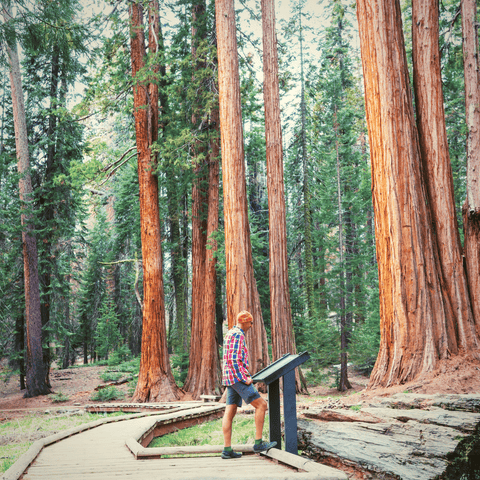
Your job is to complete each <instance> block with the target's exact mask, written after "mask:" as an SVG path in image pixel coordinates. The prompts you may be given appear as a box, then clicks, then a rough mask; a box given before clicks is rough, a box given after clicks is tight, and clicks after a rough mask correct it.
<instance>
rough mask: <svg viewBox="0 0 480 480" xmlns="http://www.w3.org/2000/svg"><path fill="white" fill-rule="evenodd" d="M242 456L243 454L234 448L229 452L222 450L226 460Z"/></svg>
mask: <svg viewBox="0 0 480 480" xmlns="http://www.w3.org/2000/svg"><path fill="white" fill-rule="evenodd" d="M241 456H242V454H241V453H237V452H234V451H233V450H230V451H229V452H227V451H225V450H224V451H223V452H222V458H224V459H225V460H227V459H229V458H240V457H241Z"/></svg>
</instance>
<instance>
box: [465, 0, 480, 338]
mask: <svg viewBox="0 0 480 480" xmlns="http://www.w3.org/2000/svg"><path fill="white" fill-rule="evenodd" d="M461 8H462V31H463V68H464V74H465V111H466V121H467V132H468V133H467V198H466V200H465V204H464V206H463V212H462V213H463V225H464V233H465V242H464V249H465V260H466V265H467V276H468V285H469V289H470V299H471V302H472V309H473V315H474V318H475V328H476V334H477V337H480V70H479V69H480V64H479V59H478V54H479V51H478V33H477V28H478V21H477V5H476V2H475V0H463V1H462V2H461Z"/></svg>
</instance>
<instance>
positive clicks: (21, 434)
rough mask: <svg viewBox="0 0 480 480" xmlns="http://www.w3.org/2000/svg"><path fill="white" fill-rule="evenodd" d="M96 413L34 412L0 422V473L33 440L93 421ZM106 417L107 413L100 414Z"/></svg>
mask: <svg viewBox="0 0 480 480" xmlns="http://www.w3.org/2000/svg"><path fill="white" fill-rule="evenodd" d="M99 415H101V414H98V413H85V414H81V415H68V416H67V415H60V416H55V417H54V416H50V415H45V414H44V413H36V414H32V415H28V416H25V417H23V418H18V419H13V420H7V421H3V422H0V474H1V473H3V472H5V471H6V470H8V469H9V468H10V467H11V466H12V465H13V464H14V463H15V462H16V461H17V459H18V458H19V457H20V456H21V455H23V454H24V453H25V452H26V451H27V450H28V449H29V448H30V446H31V445H32V443H33V442H35V441H36V440H39V439H41V438H44V437H48V436H49V435H53V434H55V433H58V432H61V431H62V430H68V429H69V428H74V427H77V426H78V425H82V424H84V423H89V422H94V421H96V420H98V419H99V418H100V417H99ZM121 415H125V414H124V413H122V412H115V413H111V414H108V416H109V417H116V416H121ZM102 416H103V417H106V416H107V415H105V414H104V415H102Z"/></svg>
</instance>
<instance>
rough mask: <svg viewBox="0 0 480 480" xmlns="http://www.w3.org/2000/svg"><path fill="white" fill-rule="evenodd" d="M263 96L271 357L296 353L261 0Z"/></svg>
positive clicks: (267, 5) (272, 82) (276, 122)
mask: <svg viewBox="0 0 480 480" xmlns="http://www.w3.org/2000/svg"><path fill="white" fill-rule="evenodd" d="M262 25H263V75H264V81H263V97H264V104H265V141H266V147H267V148H266V152H267V190H268V233H269V254H270V255H269V260H270V264H269V282H270V314H271V322H272V344H273V349H272V354H273V360H277V359H279V358H281V357H282V356H283V355H285V354H286V353H296V347H295V338H294V335H293V326H292V310H291V307H290V287H289V282H288V255H287V220H286V213H285V189H284V183H283V148H282V128H281V119H280V91H279V86H278V52H277V38H276V34H275V5H274V2H273V0H262ZM295 381H296V389H297V391H298V392H300V391H303V392H305V390H304V388H303V386H302V383H301V379H300V369H299V368H297V369H296V370H295Z"/></svg>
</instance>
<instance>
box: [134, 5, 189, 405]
mask: <svg viewBox="0 0 480 480" xmlns="http://www.w3.org/2000/svg"><path fill="white" fill-rule="evenodd" d="M150 8H151V9H153V10H154V11H158V5H157V2H155V1H152V2H150ZM129 9H130V21H131V29H132V30H131V58H132V76H133V79H134V87H133V98H134V109H135V111H134V113H135V131H136V138H137V157H138V181H139V187H140V225H141V239H142V258H143V294H144V302H143V330H142V355H141V361H140V373H139V376H138V383H137V388H136V390H135V394H134V396H133V401H134V402H155V401H160V400H161V401H164V402H165V401H173V400H178V399H179V398H180V395H181V391H180V389H179V388H178V387H177V386H176V384H175V380H174V379H173V375H172V371H171V368H170V361H169V356H168V349H167V336H166V327H165V302H164V293H163V276H162V275H163V268H162V250H161V231H160V217H159V204H158V180H157V177H156V176H155V175H154V172H152V169H153V168H154V164H155V162H154V158H152V154H151V150H150V148H151V145H152V142H153V141H154V139H155V138H156V133H157V128H158V101H157V102H155V95H158V93H155V86H152V85H149V84H148V83H147V84H145V83H142V82H141V81H139V80H138V79H137V78H136V76H137V74H138V72H139V71H141V70H142V69H143V67H144V66H145V56H146V52H145V37H144V32H143V8H142V5H141V4H140V3H136V2H132V3H131V4H130V7H129ZM157 18H158V17H157ZM155 28H157V26H155V25H154V24H152V23H151V24H150V28H149V31H151V30H154V29H155ZM157 32H158V30H157ZM150 46H151V47H152V44H150ZM156 98H157V99H158V97H156ZM152 164H153V165H152Z"/></svg>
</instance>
